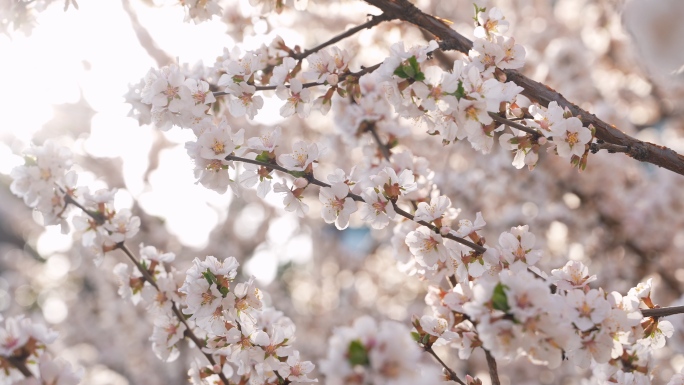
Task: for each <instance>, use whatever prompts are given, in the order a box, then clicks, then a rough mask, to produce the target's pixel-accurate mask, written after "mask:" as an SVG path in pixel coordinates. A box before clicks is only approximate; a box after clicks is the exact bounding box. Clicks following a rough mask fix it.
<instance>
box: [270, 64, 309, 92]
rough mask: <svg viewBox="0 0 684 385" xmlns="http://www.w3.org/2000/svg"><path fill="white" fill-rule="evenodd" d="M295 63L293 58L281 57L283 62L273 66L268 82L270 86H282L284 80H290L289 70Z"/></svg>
mask: <svg viewBox="0 0 684 385" xmlns="http://www.w3.org/2000/svg"><path fill="white" fill-rule="evenodd" d="M296 65H297V61H296V60H295V59H294V58H292V57H286V58H283V63H282V64H280V65H277V66H275V67H274V68H273V75H272V76H271V79H270V84H271V85H272V86H278V88H280V87H282V86H284V85H285V82H287V81H289V80H290V71H292V70H293V69H294V68H295V66H296ZM292 80H295V79H292ZM290 84H291V83H290ZM300 84H301V82H300ZM281 99H282V98H281Z"/></svg>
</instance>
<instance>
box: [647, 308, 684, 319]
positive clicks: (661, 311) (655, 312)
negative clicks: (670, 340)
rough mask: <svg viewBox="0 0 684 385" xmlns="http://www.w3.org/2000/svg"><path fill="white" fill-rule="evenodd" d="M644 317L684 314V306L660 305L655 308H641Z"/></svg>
mask: <svg viewBox="0 0 684 385" xmlns="http://www.w3.org/2000/svg"><path fill="white" fill-rule="evenodd" d="M641 314H642V315H643V316H644V317H666V316H669V315H675V314H684V306H672V307H661V308H656V309H641Z"/></svg>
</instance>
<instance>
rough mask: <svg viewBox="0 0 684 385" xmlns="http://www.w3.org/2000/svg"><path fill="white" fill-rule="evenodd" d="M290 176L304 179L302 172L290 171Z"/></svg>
mask: <svg viewBox="0 0 684 385" xmlns="http://www.w3.org/2000/svg"><path fill="white" fill-rule="evenodd" d="M290 175H292V176H293V177H295V178H301V177H305V176H306V173H305V172H304V171H290Z"/></svg>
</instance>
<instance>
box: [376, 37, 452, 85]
mask: <svg viewBox="0 0 684 385" xmlns="http://www.w3.org/2000/svg"><path fill="white" fill-rule="evenodd" d="M437 48H439V44H437V42H436V41H434V40H431V41H430V42H429V43H428V45H427V46H422V45H418V46H413V47H411V48H409V50H408V51H407V50H406V48H405V47H404V42H398V43H394V44H392V46H391V47H390V56H389V57H387V58H386V59H385V60H384V61H383V62H382V65H380V68H378V69H377V72H378V74H379V75H380V76H381V77H382V78H383V79H388V80H389V79H392V78H393V77H394V76H395V75H394V71H395V70H396V69H397V68H398V67H399V66H400V65H401V63H402V62H403V61H404V60H407V59H410V58H411V57H412V56H415V58H416V61H417V62H418V63H422V62H424V61H425V60H427V55H428V53H430V52H432V51H434V50H436V49H437Z"/></svg>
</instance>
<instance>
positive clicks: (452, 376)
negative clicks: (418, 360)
mask: <svg viewBox="0 0 684 385" xmlns="http://www.w3.org/2000/svg"><path fill="white" fill-rule="evenodd" d="M424 350H425V351H426V352H428V353H429V354H430V355H431V356H432V357H434V358H435V359H436V360H437V362H439V364H440V365H442V367H443V368H444V370H446V371H447V373H449V379H450V380H451V381H456V382H457V383H459V384H461V385H466V384H465V382H463V380H461V379H460V378H459V377H458V375H457V374H456V372H454V371H453V370H452V369H451V368H450V367H448V366H447V364H446V363H444V361H442V359H441V358H439V356H438V355H437V353H435V351H434V350H432V348H431V347H428V346H426V347H425V348H424Z"/></svg>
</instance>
